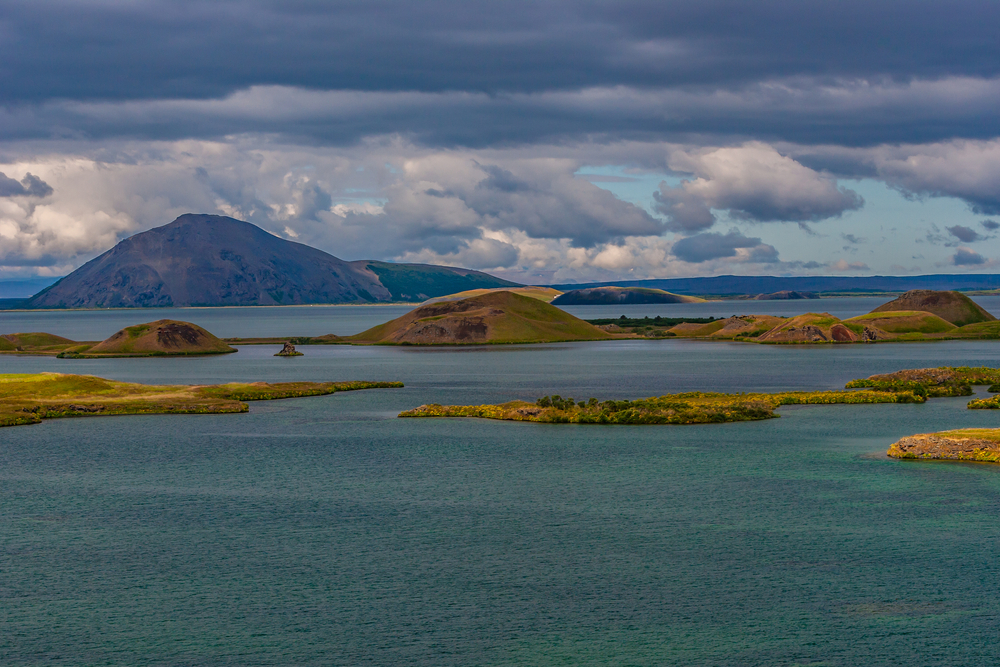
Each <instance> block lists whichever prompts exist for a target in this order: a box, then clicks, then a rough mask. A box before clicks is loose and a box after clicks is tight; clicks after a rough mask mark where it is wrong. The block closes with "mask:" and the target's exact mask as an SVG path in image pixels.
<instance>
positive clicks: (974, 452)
mask: <svg viewBox="0 0 1000 667" xmlns="http://www.w3.org/2000/svg"><path fill="white" fill-rule="evenodd" d="M886 454H888V455H889V456H891V457H893V458H897V459H922V460H940V461H975V462H981V463H1000V429H997V428H963V429H956V430H953V431H941V432H939V433H921V434H918V435H910V436H907V437H905V438H901V439H900V440H899V441H897V442H894V443H892V445H891V446H890V447H889V451H888V452H886Z"/></svg>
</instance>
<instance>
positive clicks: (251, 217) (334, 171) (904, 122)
mask: <svg viewBox="0 0 1000 667" xmlns="http://www.w3.org/2000/svg"><path fill="white" fill-rule="evenodd" d="M998 34H1000V4H998V3H996V2H995V0H977V1H971V0H949V1H948V2H940V1H929V0H906V1H896V0H865V1H863V2H862V1H858V0H838V2H829V1H823V2H815V1H811V0H755V2H746V1H745V0H700V1H699V2H690V1H688V2H676V1H673V0H635V1H633V0H613V1H608V2H596V1H587V0H573V1H568V0H553V1H549V2H545V1H539V2H505V1H503V0H489V1H488V2H486V1H482V2H481V1H478V0H455V1H451V0H424V1H423V2H412V1H407V2H402V1H391V0H387V1H381V0H364V1H349V2H348V1H344V2H338V1H332V2H331V1H316V2H307V1H304V0H282V1H280V2H277V1H275V2H272V1H270V0H240V1H238V2H236V1H231V0H212V1H202V0H173V1H170V2H166V1H161V0H24V1H22V0H3V1H2V2H0V62H2V63H3V64H4V66H3V67H2V68H0V280H2V279H21V278H28V277H35V276H60V275H64V274H66V273H68V272H70V271H72V270H73V269H75V268H76V267H78V266H80V265H81V264H83V263H84V262H86V261H88V260H90V259H92V258H93V257H95V256H97V255H99V254H100V253H102V252H104V251H106V250H108V249H109V248H111V247H112V246H113V245H114V244H115V243H116V242H118V241H120V240H121V239H123V238H126V237H128V236H130V235H132V234H135V233H137V232H141V231H145V230H147V229H150V228H153V227H157V226H160V225H163V224H166V223H169V222H170V221H172V220H173V219H175V218H176V217H177V216H179V215H181V214H183V213H189V212H195V213H216V214H221V215H229V216H232V217H235V218H239V219H242V220H247V221H249V222H252V223H254V224H256V225H259V226H260V227H262V228H264V229H266V230H268V231H270V232H272V233H273V234H276V235H278V236H280V237H282V238H286V239H289V240H293V241H298V242H301V243H307V244H309V245H313V246H315V247H318V248H320V249H322V250H325V251H327V252H330V253H332V254H334V255H336V256H338V257H341V258H342V259H348V260H354V259H383V260H390V261H407V262H425V263H436V264H447V265H452V266H463V267H467V268H474V269H479V270H484V271H488V272H490V273H493V274H495V275H498V276H502V277H505V278H510V279H513V280H518V281H521V282H534V283H550V282H551V283H572V282H586V281H613V280H618V279H625V278H628V279H633V280H634V279H643V278H669V277H677V276H709V275H720V274H741V275H755V274H763V275H874V274H878V275H908V274H923V273H963V272H973V273H995V272H997V266H998V263H1000V114H998V111H997V110H998V109H1000V39H997V35H998Z"/></svg>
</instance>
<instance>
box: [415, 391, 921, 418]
mask: <svg viewBox="0 0 1000 667" xmlns="http://www.w3.org/2000/svg"><path fill="white" fill-rule="evenodd" d="M926 400H927V399H926V397H925V396H922V395H920V394H917V393H915V392H912V391H900V392H879V391H819V392H797V391H796V392H781V393H775V394H764V393H750V394H723V393H710V392H687V393H683V394H667V395H665V396H654V397H651V398H644V399H639V400H635V401H629V400H619V401H615V400H611V401H597V400H596V399H590V400H589V401H580V402H574V401H573V399H562V398H561V397H558V396H554V397H543V398H541V399H539V400H538V401H537V402H536V403H528V402H526V401H511V402H509V403H502V404H498V405H437V404H432V405H422V406H420V407H419V408H415V409H413V410H407V411H405V412H402V413H400V414H399V416H400V417H478V418H482V419H501V420H510V421H531V422H542V423H549V424H715V423H723V422H740V421H757V420H761V419H771V418H774V417H777V416H778V415H776V414H775V412H774V411H775V410H776V409H777V408H779V407H781V406H783V405H833V404H861V403H923V402H924V401H926Z"/></svg>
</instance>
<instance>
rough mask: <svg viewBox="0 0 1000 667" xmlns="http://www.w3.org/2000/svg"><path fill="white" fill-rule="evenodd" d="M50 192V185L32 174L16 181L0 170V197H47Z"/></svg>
mask: <svg viewBox="0 0 1000 667" xmlns="http://www.w3.org/2000/svg"><path fill="white" fill-rule="evenodd" d="M52 192H53V190H52V186H50V185H49V184H48V183H46V182H45V181H43V180H42V179H40V178H38V177H37V176H35V175H33V174H25V176H24V178H22V179H21V181H20V182H18V181H15V180H14V179H13V178H8V177H7V174H5V173H3V172H0V197H48V196H49V195H50V194H52Z"/></svg>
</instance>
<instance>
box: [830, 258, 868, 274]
mask: <svg viewBox="0 0 1000 667" xmlns="http://www.w3.org/2000/svg"><path fill="white" fill-rule="evenodd" d="M827 267H828V268H830V269H832V270H833V271H871V269H870V268H868V265H867V264H865V263H864V262H848V261H847V260H846V259H838V260H837V261H836V262H831V263H830V264H827Z"/></svg>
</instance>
